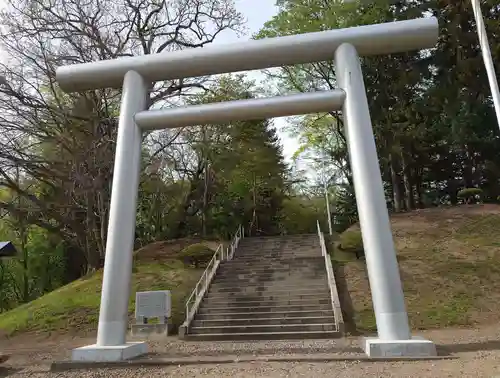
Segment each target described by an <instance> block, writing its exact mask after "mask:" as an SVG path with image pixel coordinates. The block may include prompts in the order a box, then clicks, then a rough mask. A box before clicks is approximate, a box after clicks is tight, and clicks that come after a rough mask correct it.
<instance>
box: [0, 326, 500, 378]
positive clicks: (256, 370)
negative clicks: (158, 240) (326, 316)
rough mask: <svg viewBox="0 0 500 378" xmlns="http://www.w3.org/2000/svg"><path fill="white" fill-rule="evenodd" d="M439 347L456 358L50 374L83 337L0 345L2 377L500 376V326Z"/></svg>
mask: <svg viewBox="0 0 500 378" xmlns="http://www.w3.org/2000/svg"><path fill="white" fill-rule="evenodd" d="M423 335H424V336H425V337H428V338H430V339H432V340H433V341H435V342H436V343H438V344H439V350H440V352H441V353H451V354H453V355H455V356H457V357H459V358H458V359H453V360H440V361H419V362H377V363H370V362H359V361H348V362H331V363H304V362H301V363H297V362H286V363H284V362H280V363H278V362H255V363H232V364H224V365H197V366H170V367H162V368H128V369H100V370H90V371H71V372H64V373H50V372H49V371H48V366H49V364H50V362H51V361H53V360H60V359H64V358H65V357H67V351H68V350H69V349H70V348H72V347H74V346H78V345H82V344H85V343H86V342H91V341H93V340H94V339H93V338H91V339H89V340H82V339H72V340H71V339H67V338H66V339H62V338H55V337H53V338H51V339H50V340H47V339H46V340H37V339H34V338H32V339H24V340H21V339H13V340H9V341H5V340H3V341H0V348H1V350H2V351H3V352H6V353H9V354H11V356H12V357H11V359H10V360H9V361H8V362H6V363H4V364H3V365H2V368H0V377H2V376H8V377H12V378H21V377H23V378H24V377H32V378H38V377H61V378H63V377H68V378H69V377H75V378H76V377H82V378H86V377H106V378H108V377H109V378H113V377H117V378H118V377H120V378H128V377H141V378H148V377H179V378H183V377H186V378H187V377H194V378H196V377H214V378H215V377H238V378H239V377H263V378H267V377H270V378H271V377H272V378H274V377H276V378H279V377H314V378H322V377H329V378H331V377H346V378H347V377H349V378H357V377H359V378H361V377H366V376H370V377H419V378H427V377H433V378H434V377H485V378H486V377H487V378H496V377H498V378H500V325H499V326H494V327H487V328H482V329H477V330H445V331H430V332H424V333H423ZM356 343H357V342H356V339H355V338H348V339H345V340H305V341H279V342H273V341H265V342H218V343H215V342H203V343H195V342H189V343H187V342H181V341H179V340H176V339H174V338H169V339H168V340H167V341H166V342H165V340H163V341H160V340H158V339H156V340H150V342H149V345H150V346H151V350H152V351H154V352H155V353H156V354H157V355H158V356H160V357H161V356H168V357H182V356H188V355H191V356H193V355H202V356H220V355H224V354H230V355H284V354H288V353H302V354H308V353H315V352H320V353H335V354H337V355H340V354H344V355H345V354H348V355H356V354H359V351H358V350H357V349H356Z"/></svg>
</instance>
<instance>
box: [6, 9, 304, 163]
mask: <svg viewBox="0 0 500 378" xmlns="http://www.w3.org/2000/svg"><path fill="white" fill-rule="evenodd" d="M0 1H1V0H0ZM234 1H235V5H236V9H237V10H238V11H239V12H240V13H242V14H243V16H244V17H245V19H246V27H247V34H246V35H242V36H240V37H239V38H238V36H237V35H236V33H234V32H232V31H225V32H223V33H221V34H219V36H218V37H217V38H216V39H215V40H214V42H213V44H214V45H221V44H228V43H234V42H237V41H238V40H248V39H250V38H251V36H252V35H253V34H255V33H257V32H258V31H259V30H260V29H261V28H262V26H264V23H265V22H266V21H269V20H270V19H271V18H272V17H273V16H274V15H276V14H277V13H278V8H277V7H276V6H275V5H274V4H275V2H276V1H275V0H234ZM247 75H248V77H249V78H250V79H252V80H255V81H256V82H257V83H259V82H261V81H263V80H264V79H265V76H264V75H263V74H262V73H260V72H259V71H250V72H249V73H248V74H247ZM274 125H275V127H276V129H277V131H278V136H279V138H280V140H281V143H282V145H283V154H284V155H285V159H286V160H287V161H288V162H291V157H292V155H293V154H294V153H295V151H296V150H297V149H298V147H299V143H298V140H297V138H294V137H292V136H290V135H288V133H287V132H286V128H287V121H286V118H285V117H282V118H275V119H274Z"/></svg>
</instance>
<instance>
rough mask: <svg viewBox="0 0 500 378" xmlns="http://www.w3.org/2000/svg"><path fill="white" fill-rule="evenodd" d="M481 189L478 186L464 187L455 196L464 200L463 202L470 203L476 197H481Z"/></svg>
mask: <svg viewBox="0 0 500 378" xmlns="http://www.w3.org/2000/svg"><path fill="white" fill-rule="evenodd" d="M482 194H483V191H482V190H481V189H479V188H465V189H462V190H460V191H459V192H458V193H457V197H458V198H461V199H463V200H464V201H465V203H470V202H471V201H472V200H474V199H475V198H476V197H479V198H481V196H482Z"/></svg>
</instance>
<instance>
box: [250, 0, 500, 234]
mask: <svg viewBox="0 0 500 378" xmlns="http://www.w3.org/2000/svg"><path fill="white" fill-rule="evenodd" d="M278 6H279V13H278V15H276V16H275V17H273V19H272V20H270V21H269V22H267V23H266V24H265V26H264V28H263V29H262V30H261V31H260V32H259V33H258V34H257V35H256V36H255V38H266V37H275V36H285V35H291V34H297V33H306V32H316V31H321V30H327V29H336V28H344V27H350V26H356V25H365V24H372V23H379V22H388V21H389V22H390V21H395V20H404V19H410V18H418V17H422V16H424V15H427V14H428V13H429V11H430V12H432V13H433V14H434V15H435V16H436V17H437V18H438V20H439V25H440V31H439V34H440V36H441V38H440V39H439V41H438V43H437V46H436V49H433V50H432V51H427V52H426V53H421V52H409V53H404V54H392V55H391V56H380V57H365V58H363V59H362V66H363V67H362V69H363V75H364V81H365V86H366V88H367V92H368V99H369V106H370V112H371V118H372V123H373V129H374V133H375V138H376V143H377V150H378V153H379V160H380V167H381V171H382V175H383V179H384V184H385V188H386V194H387V198H388V200H390V201H391V202H392V208H393V209H395V210H396V211H402V210H412V209H414V208H417V207H422V206H424V205H433V206H435V205H439V204H445V203H448V204H455V203H457V192H458V190H459V188H460V187H479V188H480V189H482V190H483V195H482V197H483V199H484V201H495V199H496V198H497V197H498V196H499V194H500V187H499V186H498V180H500V168H499V167H500V157H499V156H498V154H495V153H494V151H498V149H499V148H500V139H499V138H498V137H497V136H496V130H497V127H496V124H495V120H494V112H493V108H492V103H491V100H490V98H489V95H488V93H490V90H489V88H488V83H487V79H486V75H485V71H484V65H483V64H482V61H481V54H480V53H479V52H478V51H479V47H478V41H477V33H476V30H475V23H474V18H473V14H472V9H471V6H470V3H468V2H456V1H455V2H452V1H445V2H443V1H437V0H432V1H423V0H417V1H412V2H392V3H391V4H390V5H389V4H388V2H387V1H386V0H380V1H373V2H372V1H371V2H364V3H363V2H362V3H360V2H350V3H349V4H344V2H341V1H339V2H333V1H330V2H328V1H322V0H281V1H279V2H278ZM482 7H483V14H484V18H485V22H486V25H487V28H488V32H489V34H490V35H497V34H498V32H499V31H500V24H499V23H498V22H497V21H498V17H499V16H500V8H499V7H498V6H497V4H496V3H495V2H494V1H488V2H483V3H482ZM490 44H491V45H492V52H493V55H494V58H493V59H494V60H498V59H500V55H499V54H500V49H498V48H495V46H496V45H498V39H495V38H491V39H490ZM388 73H389V74H390V77H391V80H389V81H387V80H381V79H380V78H381V77H385V76H386V75H387V74H388ZM273 78H277V80H278V87H279V88H280V92H283V91H301V92H308V91H312V90H318V89H332V88H334V87H335V85H336V84H335V83H336V78H335V70H334V65H333V64H332V62H322V63H315V64H303V65H297V66H294V67H284V68H282V69H281V70H279V71H278V72H277V73H275V72H273ZM464 88H467V90H465V89H464ZM290 133H292V134H294V135H298V136H299V137H300V142H301V147H300V148H299V150H298V151H297V154H296V157H297V158H299V157H310V156H320V157H321V159H317V161H315V162H314V163H313V164H314V168H315V169H318V168H319V167H320V166H321V165H323V164H326V165H328V166H329V168H330V171H336V172H337V174H340V176H342V179H343V180H342V181H343V182H348V183H349V185H351V186H352V184H353V182H352V173H351V170H350V167H349V162H348V159H347V155H348V153H347V145H346V138H345V130H344V128H343V125H342V119H341V118H339V117H337V115H336V114H329V115H323V114H322V115H318V116H316V115H311V116H306V117H302V118H300V119H297V121H296V122H295V123H294V124H293V125H292V126H291V127H290ZM349 223H350V220H348V219H347V220H346V221H345V224H346V225H348V224H349Z"/></svg>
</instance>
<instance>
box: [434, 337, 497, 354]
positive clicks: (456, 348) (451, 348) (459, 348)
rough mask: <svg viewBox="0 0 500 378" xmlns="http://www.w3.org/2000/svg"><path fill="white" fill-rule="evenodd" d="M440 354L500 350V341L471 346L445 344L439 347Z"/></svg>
mask: <svg viewBox="0 0 500 378" xmlns="http://www.w3.org/2000/svg"><path fill="white" fill-rule="evenodd" d="M437 348H438V352H439V353H440V354H441V352H442V353H443V354H444V353H447V354H452V353H466V352H479V351H491V350H500V340H490V341H484V342H478V343H469V344H443V345H438V346H437Z"/></svg>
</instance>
